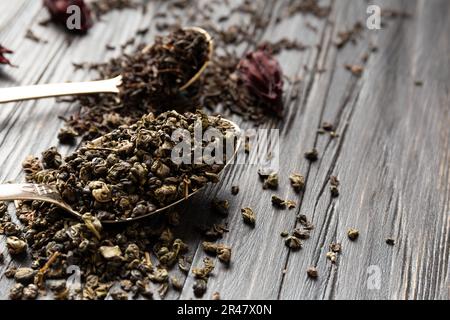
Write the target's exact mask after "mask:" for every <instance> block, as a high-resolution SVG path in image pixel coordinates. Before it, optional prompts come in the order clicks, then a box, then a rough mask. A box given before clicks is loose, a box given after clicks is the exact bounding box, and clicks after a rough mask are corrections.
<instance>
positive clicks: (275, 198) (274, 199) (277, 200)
mask: <svg viewBox="0 0 450 320" xmlns="http://www.w3.org/2000/svg"><path fill="white" fill-rule="evenodd" d="M272 204H273V205H274V206H276V207H278V208H280V209H285V208H286V201H284V200H283V199H281V198H280V197H278V196H276V195H272Z"/></svg>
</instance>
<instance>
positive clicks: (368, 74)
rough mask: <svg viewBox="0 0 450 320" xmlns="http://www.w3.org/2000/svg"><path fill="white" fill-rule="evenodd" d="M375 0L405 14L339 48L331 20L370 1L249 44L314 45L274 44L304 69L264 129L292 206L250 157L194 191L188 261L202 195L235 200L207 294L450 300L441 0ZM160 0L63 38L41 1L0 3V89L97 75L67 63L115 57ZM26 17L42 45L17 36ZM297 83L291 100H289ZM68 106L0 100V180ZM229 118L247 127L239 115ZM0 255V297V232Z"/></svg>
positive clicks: (38, 146)
mask: <svg viewBox="0 0 450 320" xmlns="http://www.w3.org/2000/svg"><path fill="white" fill-rule="evenodd" d="M287 2H288V1H261V10H262V12H263V14H264V15H266V16H267V17H269V18H270V19H272V20H275V18H276V16H277V14H279V13H280V12H282V10H283V8H284V7H285V6H286V4H287ZM325 2H326V1H325ZM372 2H375V3H376V4H378V5H380V6H381V7H382V8H390V9H400V10H406V11H408V12H410V13H411V14H412V15H413V17H412V18H410V19H402V18H399V19H387V18H383V22H385V23H387V25H385V26H384V27H383V28H382V29H381V30H375V31H370V30H364V37H361V38H360V39H359V40H358V41H357V42H356V44H348V45H346V46H345V47H344V48H343V49H341V50H338V49H337V48H336V46H335V44H334V42H335V40H336V39H337V34H338V32H340V31H343V30H346V29H349V28H351V27H352V26H353V25H354V24H355V22H356V21H362V22H363V25H365V20H366V18H367V14H366V9H367V6H368V3H367V2H366V1H354V0H335V1H330V4H331V6H332V12H331V15H330V17H329V19H328V22H327V20H326V19H317V18H315V17H314V16H312V15H296V16H294V17H292V18H289V19H285V20H284V21H282V22H281V23H279V24H275V23H271V24H270V25H269V26H270V27H269V28H267V30H265V32H264V33H258V34H255V39H256V40H258V41H260V40H264V39H271V40H276V39H279V38H281V37H288V38H290V39H298V40H300V41H301V42H302V43H304V44H306V45H309V46H311V47H310V49H308V50H305V51H303V52H297V51H290V52H284V53H282V54H281V55H280V56H279V60H280V61H281V64H282V67H283V69H284V71H285V73H286V75H287V76H288V77H291V78H293V77H299V78H301V79H302V81H301V83H300V86H299V87H294V86H292V85H290V84H288V83H287V84H286V92H285V98H286V101H287V103H286V115H285V120H284V121H282V122H280V123H277V124H275V123H273V124H267V125H265V127H272V128H278V129H279V130H280V154H281V157H280V177H281V180H282V183H281V185H280V188H279V190H278V191H277V194H278V195H280V196H281V197H284V198H290V199H296V200H297V201H299V202H300V205H299V206H298V207H297V208H296V209H295V210H292V211H280V210H277V209H275V208H273V207H272V206H271V205H270V199H269V198H270V195H271V194H272V193H271V192H270V191H263V190H262V188H261V183H260V182H259V181H258V176H257V174H256V172H257V169H258V168H257V167H256V166H250V165H236V166H233V167H232V168H231V169H230V170H229V171H228V173H227V174H226V176H225V178H224V180H223V181H222V182H221V183H219V184H218V185H215V186H212V187H211V188H209V189H208V190H207V191H205V192H203V193H202V194H200V195H198V196H196V197H195V198H194V199H192V200H191V201H189V202H188V203H187V204H186V205H185V206H184V209H183V212H182V214H183V216H185V220H186V221H187V223H186V224H184V225H183V227H182V228H181V230H180V232H181V233H184V234H185V236H184V239H185V240H186V241H188V242H189V243H190V247H191V253H192V254H193V255H194V263H193V265H198V264H200V263H201V261H202V259H203V257H204V256H205V254H204V252H203V250H202V248H201V239H200V238H199V236H198V234H197V233H194V232H193V231H192V230H193V228H194V226H195V225H196V224H198V223H199V222H214V221H219V220H218V218H217V217H215V216H212V215H210V214H209V202H210V200H211V199H212V198H214V197H219V198H222V199H228V200H229V201H230V204H231V214H230V215H229V217H228V218H227V219H225V220H226V222H228V224H229V226H230V232H229V233H227V234H226V235H225V238H224V239H223V242H224V243H226V244H229V245H231V246H232V247H233V257H232V261H233V262H232V264H231V266H230V267H228V268H226V267H224V266H223V265H222V264H220V263H217V267H216V270H215V273H214V274H215V275H214V276H213V277H212V278H211V279H210V280H209V285H208V292H207V294H206V295H205V298H210V297H211V295H212V292H214V291H219V292H220V293H221V296H222V298H223V299H232V298H235V299H236V298H242V299H250V298H251V299H448V298H449V275H450V273H449V234H450V232H449V213H450V169H449V168H450V166H449V164H450V93H449V92H450V40H449V39H450V37H449V34H450V20H449V18H448V17H449V15H450V1H447V0H427V1H424V0H422V1H412V0H403V1H401V0H396V1H379V0H377V1H372ZM166 4H167V3H166V2H165V1H150V3H149V4H148V10H147V12H146V13H144V14H143V13H142V12H141V11H136V10H125V11H121V12H118V11H114V12H112V13H110V14H108V15H107V16H105V17H104V19H103V22H100V23H97V25H96V26H95V27H94V28H93V29H92V30H91V32H90V33H89V35H88V36H85V37H69V36H67V35H66V34H64V33H63V32H61V30H58V29H57V28H53V27H47V28H44V27H40V26H38V22H39V21H41V20H43V19H45V18H46V17H47V13H46V12H45V10H44V9H42V7H41V1H29V0H16V1H1V2H0V15H1V18H0V43H1V44H3V45H4V46H7V47H10V48H12V49H13V50H14V51H15V54H14V56H13V57H12V60H13V62H15V63H17V64H19V65H20V67H19V68H17V69H14V68H9V67H5V68H2V69H1V70H0V86H1V87H9V86H17V85H25V84H36V83H50V82H60V81H79V80H88V79H89V77H90V75H89V74H86V73H84V72H82V71H78V72H75V71H74V68H73V67H72V62H83V61H105V60H106V59H107V58H109V57H112V56H114V55H115V54H117V52H110V51H107V50H106V49H104V48H105V45H106V44H107V43H112V44H116V45H120V44H122V43H124V42H126V40H127V39H129V38H130V37H131V36H133V35H134V34H135V32H136V30H138V29H139V28H142V27H147V26H150V27H151V29H150V32H149V34H148V35H147V38H148V40H149V41H151V39H152V38H153V36H154V35H155V34H156V33H157V31H156V28H155V20H154V19H152V17H153V16H154V15H155V13H156V12H160V11H164V8H165V6H166ZM224 10H225V9H224ZM224 12H225V11H224ZM240 18H241V17H239V16H236V15H234V16H233V17H232V19H231V20H232V21H235V22H236V21H239V19H240ZM186 23H187V24H189V21H187V22H186ZM228 23H230V22H228ZM308 24H309V25H313V26H314V28H315V29H316V30H313V29H314V28H310V27H307V25H308ZM30 27H32V28H33V29H34V30H35V32H36V33H37V34H38V35H41V36H42V37H43V38H45V39H47V40H49V42H48V43H46V44H44V43H41V44H36V43H35V42H33V41H31V40H29V39H26V38H25V33H26V30H27V29H28V28H30ZM372 45H375V46H376V47H378V51H377V52H374V53H372V54H371V55H370V57H369V59H368V61H367V63H366V64H365V65H364V72H363V74H362V76H361V77H355V76H354V75H352V74H351V73H350V72H349V71H348V70H346V69H345V68H344V64H360V63H361V57H362V56H363V55H364V54H365V53H366V52H367V51H368V50H369V49H370V47H371V46H372ZM418 81H420V82H422V85H418V83H416V82H418ZM297 90H298V92H297ZM296 92H297V94H299V99H297V100H292V102H290V101H291V99H290V96H291V95H293V94H296ZM75 111H76V106H75V105H70V104H64V103H55V101H54V100H53V99H47V100H41V101H30V102H21V103H9V104H4V105H1V106H0V150H1V152H0V181H1V182H7V181H22V179H23V174H22V172H21V165H20V163H21V161H22V160H23V159H24V157H25V156H26V155H28V154H36V155H38V154H40V152H42V151H43V150H44V149H46V148H48V147H50V146H53V145H57V144H58V142H57V139H56V134H57V132H58V130H59V129H60V127H61V126H62V125H63V123H62V121H61V120H60V119H58V117H57V116H58V115H69V114H71V113H73V112H75ZM233 120H235V121H237V122H238V123H240V124H242V126H243V127H251V124H248V123H243V122H242V120H240V119H239V118H238V117H233ZM324 121H328V122H331V123H333V124H334V125H335V126H336V127H337V132H338V134H339V136H340V137H339V138H337V139H330V138H329V137H328V136H327V135H319V134H317V133H316V131H317V129H318V128H319V127H320V125H321V123H322V122H324ZM312 147H316V148H317V149H318V151H319V156H320V158H319V161H317V162H315V163H312V164H310V163H309V162H308V161H306V160H305V159H304V156H303V153H304V152H305V151H307V150H309V149H311V148H312ZM59 149H60V151H61V152H62V153H64V154H67V153H68V152H70V149H69V148H68V147H64V146H59ZM292 172H299V173H302V174H304V175H305V176H306V178H307V186H306V191H305V192H304V194H301V195H300V196H299V195H297V194H296V193H295V192H294V191H293V190H292V188H291V187H290V186H289V184H288V176H289V174H290V173H292ZM330 175H336V176H338V177H339V179H340V181H341V186H340V196H339V197H338V198H336V199H332V198H331V197H330V192H329V190H328V188H329V187H328V179H329V176H330ZM235 184H239V185H240V186H241V190H240V193H239V194H238V195H237V196H235V197H234V196H232V195H231V193H230V188H231V186H232V185H235ZM246 206H250V207H252V208H253V209H254V210H255V212H256V214H257V223H256V227H255V228H254V229H251V228H249V227H248V226H247V225H245V224H243V223H242V218H241V215H240V208H241V207H246ZM13 213H14V210H13V206H11V207H10V214H13ZM298 213H302V214H305V215H307V216H308V218H310V219H311V220H312V222H313V223H314V224H315V229H314V231H313V232H312V237H311V239H309V240H307V241H305V243H304V247H303V249H302V250H300V251H298V252H290V251H289V250H288V248H287V247H286V246H285V245H284V242H283V239H282V238H281V237H280V235H279V234H280V232H281V231H284V230H286V231H290V230H292V229H293V228H294V226H295V224H296V214H298ZM351 227H354V228H357V229H359V230H360V237H359V239H358V240H357V241H355V242H350V241H349V239H348V238H347V234H346V233H347V230H348V229H349V228H351ZM388 237H392V238H394V239H395V245H394V246H389V245H387V244H386V243H385V239H386V238H388ZM332 242H340V243H342V247H343V250H342V254H341V255H340V256H339V258H338V261H337V263H336V264H335V265H332V264H331V263H330V261H328V260H327V259H326V252H327V251H328V245H329V244H330V243H332ZM199 244H200V245H199ZM192 250H193V251H192ZM0 252H4V254H5V263H4V264H3V265H0V298H6V297H7V295H8V288H9V286H10V284H11V283H10V280H8V279H6V278H5V277H4V275H3V272H4V271H5V270H6V269H7V267H8V266H10V265H13V264H17V262H14V261H12V260H11V259H10V257H9V255H8V254H7V252H6V249H5V244H4V239H3V238H1V239H0ZM312 265H314V266H317V269H318V271H319V277H318V279H317V280H316V281H313V280H310V279H308V278H307V275H306V269H307V268H308V267H309V266H312ZM192 284H193V278H192V276H191V275H189V276H188V277H187V278H186V280H185V285H184V288H185V289H184V290H183V291H182V292H181V294H180V293H177V292H175V291H171V292H170V293H169V295H168V296H167V298H168V299H177V298H191V297H193V292H192Z"/></svg>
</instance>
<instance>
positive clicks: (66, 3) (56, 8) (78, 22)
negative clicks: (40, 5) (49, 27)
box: [44, 0, 93, 33]
mask: <svg viewBox="0 0 450 320" xmlns="http://www.w3.org/2000/svg"><path fill="white" fill-rule="evenodd" d="M72 6H75V7H78V10H73V8H71V7H72ZM44 7H46V8H47V9H48V11H49V12H50V15H51V18H52V20H53V21H55V22H57V23H60V24H62V25H63V26H64V27H65V28H66V29H67V30H69V31H71V32H81V33H85V32H87V31H88V30H89V29H90V28H91V27H92V24H93V22H92V17H91V10H90V9H89V7H88V6H87V5H86V3H85V2H84V0H44ZM78 13H79V17H77V14H78Z"/></svg>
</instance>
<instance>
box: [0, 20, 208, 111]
mask: <svg viewBox="0 0 450 320" xmlns="http://www.w3.org/2000/svg"><path fill="white" fill-rule="evenodd" d="M184 30H191V31H195V32H198V33H200V34H202V35H203V36H204V37H205V39H206V41H207V42H208V54H207V59H206V60H205V62H204V64H203V65H202V66H201V67H200V69H199V70H198V71H197V72H196V73H195V74H194V76H193V77H192V78H191V79H189V81H188V82H186V83H185V84H184V85H183V86H182V87H180V90H181V91H183V90H186V89H187V88H188V87H189V86H191V85H192V84H193V83H194V82H195V81H197V80H198V78H199V77H200V75H201V74H202V73H203V71H204V70H205V69H206V67H207V66H208V64H209V62H210V60H211V56H212V52H213V49H214V48H213V40H212V37H211V35H210V34H209V33H208V32H206V31H205V30H204V29H202V28H199V27H188V28H184ZM150 47H151V45H149V46H147V47H145V48H144V49H143V51H145V50H148V49H149V48H150ZM121 83H122V76H117V77H115V78H113V79H107V80H98V81H87V82H68V83H54V84H39V85H32V86H23V87H12V88H3V89H0V103H6V102H13V101H23V100H32V99H41V98H50V97H61V96H71V95H79V94H92V93H116V94H117V93H119V90H120V89H119V86H120V85H121Z"/></svg>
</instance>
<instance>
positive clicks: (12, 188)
mask: <svg viewBox="0 0 450 320" xmlns="http://www.w3.org/2000/svg"><path fill="white" fill-rule="evenodd" d="M14 200H39V201H43V202H49V203H53V204H55V205H57V206H59V207H61V208H63V209H64V210H66V211H68V212H70V213H72V214H73V215H75V216H77V217H80V214H79V213H78V212H76V211H75V210H73V209H72V208H71V207H70V206H69V205H68V204H66V203H65V202H64V201H63V200H62V198H61V196H60V194H59V192H58V191H57V190H56V189H55V188H53V187H52V186H48V185H45V184H34V183H12V184H0V201H14Z"/></svg>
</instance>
